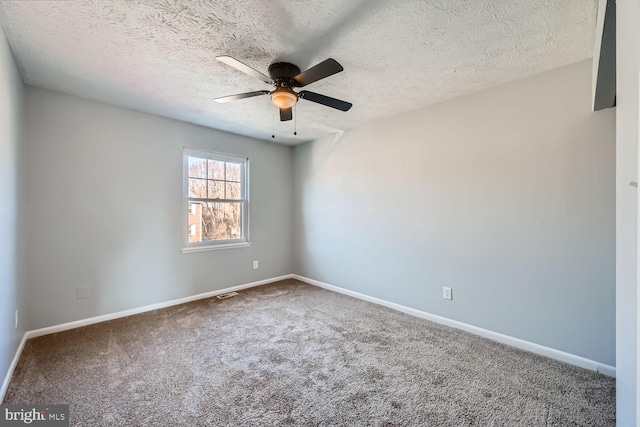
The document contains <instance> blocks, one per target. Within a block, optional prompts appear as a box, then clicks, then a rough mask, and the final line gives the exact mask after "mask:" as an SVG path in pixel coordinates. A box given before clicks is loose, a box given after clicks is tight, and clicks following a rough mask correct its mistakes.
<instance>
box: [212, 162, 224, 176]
mask: <svg viewBox="0 0 640 427" xmlns="http://www.w3.org/2000/svg"><path fill="white" fill-rule="evenodd" d="M209 179H224V162H221V161H219V160H209Z"/></svg>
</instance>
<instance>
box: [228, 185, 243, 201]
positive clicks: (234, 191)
mask: <svg viewBox="0 0 640 427" xmlns="http://www.w3.org/2000/svg"><path fill="white" fill-rule="evenodd" d="M241 198H242V194H241V192H240V183H239V182H227V199H232V200H240V199H241Z"/></svg>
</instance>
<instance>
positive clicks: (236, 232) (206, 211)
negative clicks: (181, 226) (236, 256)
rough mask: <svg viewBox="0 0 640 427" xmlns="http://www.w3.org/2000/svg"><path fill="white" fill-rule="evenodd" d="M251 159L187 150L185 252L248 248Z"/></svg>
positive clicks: (185, 157) (185, 156) (185, 151)
mask: <svg viewBox="0 0 640 427" xmlns="http://www.w3.org/2000/svg"><path fill="white" fill-rule="evenodd" d="M247 165H248V159H246V158H241V157H235V156H230V155H227V154H219V153H212V152H206V151H195V150H188V149H185V150H184V183H185V188H184V200H185V203H184V212H185V213H186V215H185V217H186V227H185V229H186V233H185V234H186V235H185V242H186V245H185V246H186V247H185V249H184V250H183V252H191V251H198V250H208V249H220V248H226V247H235V246H248V245H249V238H248V223H249V221H248V212H249V209H248V197H247Z"/></svg>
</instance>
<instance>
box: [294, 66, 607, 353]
mask: <svg viewBox="0 0 640 427" xmlns="http://www.w3.org/2000/svg"><path fill="white" fill-rule="evenodd" d="M590 106H591V64H590V62H589V61H585V62H582V63H579V64H574V65H571V66H568V67H564V68H561V69H557V70H554V71H550V72H547V73H544V74H540V75H536V76H533V77H530V78H527V79H524V80H521V81H517V82H513V83H509V84H505V85H502V86H499V87H495V88H492V89H488V90H485V91H482V92H478V93H475V94H472V95H469V96H465V97H462V98H458V99H455V100H452V101H449V102H446V103H442V104H439V105H435V106H432V107H429V108H425V109H422V110H419V111H415V112H412V113H409V114H405V115H402V116H397V117H393V118H389V119H386V120H381V121H379V122H377V123H375V124H371V125H367V126H363V127H360V128H357V129H354V130H351V131H348V132H346V133H344V134H343V135H342V136H340V137H336V138H324V139H321V140H317V141H314V142H312V143H308V144H305V145H301V146H298V147H296V149H295V151H294V182H295V187H294V236H295V240H294V271H295V273H297V274H300V275H302V276H306V277H309V278H312V279H316V280H320V281H323V282H326V283H329V284H332V285H336V286H340V287H343V288H346V289H350V290H352V291H356V292H360V293H363V294H366V295H370V296H374V297H378V298H382V299H385V300H388V301H392V302H396V303H399V304H403V305H405V306H408V307H413V308H416V309H419V310H424V311H427V312H430V313H433V314H437V315H441V316H445V317H448V318H451V319H455V320H458V321H461V322H465V323H469V324H472V325H475V326H478V327H481V328H486V329H489V330H493V331H496V332H499V333H503V334H507V335H510V336H513V337H517V338H520V339H524V340H527V341H530V342H534V343H538V344H541V345H544V346H548V347H551V348H555V349H559V350H562V351H566V352H569V353H573V354H576V355H579V356H582V357H586V358H589V359H592V360H596V361H598V362H601V363H605V364H609V365H615V112H614V111H613V110H606V111H601V112H598V113H593V112H591V111H590ZM443 286H450V287H452V288H453V296H454V299H453V301H446V300H444V299H442V287H443Z"/></svg>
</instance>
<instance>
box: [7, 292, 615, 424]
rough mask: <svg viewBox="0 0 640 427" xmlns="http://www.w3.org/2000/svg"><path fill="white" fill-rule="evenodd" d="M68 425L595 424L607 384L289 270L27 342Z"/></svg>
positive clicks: (42, 392) (30, 378)
mask: <svg viewBox="0 0 640 427" xmlns="http://www.w3.org/2000/svg"><path fill="white" fill-rule="evenodd" d="M4 403H33V404H35V403H47V404H53V403H69V404H70V405H71V425H74V426H143V425H150V426H204V425H206V426H283V425H305V426H316V425H318V426H335V425H343V426H395V425H397V426H471V425H477V426H547V425H556V426H605V425H607V426H608V425H610V426H613V425H615V381H614V380H613V379H612V378H608V377H605V376H602V375H599V374H596V373H594V372H591V371H587V370H583V369H580V368H576V367H574V366H571V365H567V364H563V363H560V362H556V361H553V360H550V359H547V358H544V357H541V356H537V355H534V354H531V353H527V352H524V351H521V350H517V349H514V348H511V347H507V346H504V345H501V344H498V343H495V342H493V341H489V340H486V339H483V338H480V337H477V336H474V335H471V334H468V333H465V332H462V331H458V330H455V329H450V328H447V327H444V326H441V325H437V324H434V323H431V322H428V321H425V320H422V319H418V318H414V317H411V316H408V315H405V314H402V313H399V312H396V311H393V310H390V309H387V308H384V307H380V306H376V305H373V304H370V303H367V302H363V301H360V300H356V299H352V298H349V297H346V296H344V295H340V294H336V293H333V292H329V291H325V290H323V289H319V288H316V287H313V286H310V285H306V284H303V283H300V282H297V281H295V280H287V281H283V282H278V283H275V284H271V285H266V286H262V287H259V288H254V289H251V290H246V291H243V292H241V293H240V295H239V296H237V297H235V298H231V299H227V300H222V301H220V300H217V299H208V300H202V301H197V302H194V303H189V304H184V305H180V306H175V307H170V308H167V309H163V310H158V311H153V312H149V313H144V314H140V315H137V316H132V317H128V318H124V319H118V320H114V321H110V322H105V323H101V324H97V325H93V326H87V327H84V328H80V329H75V330H72V331H67V332H62V333H58V334H53V335H48V336H44V337H39V338H35V339H31V340H29V341H28V342H27V344H26V347H25V349H24V352H23V354H22V357H21V359H20V362H19V364H18V367H17V370H16V372H15V374H14V376H13V380H12V381H11V384H10V387H9V390H8V393H7V395H6V398H5V401H4Z"/></svg>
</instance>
